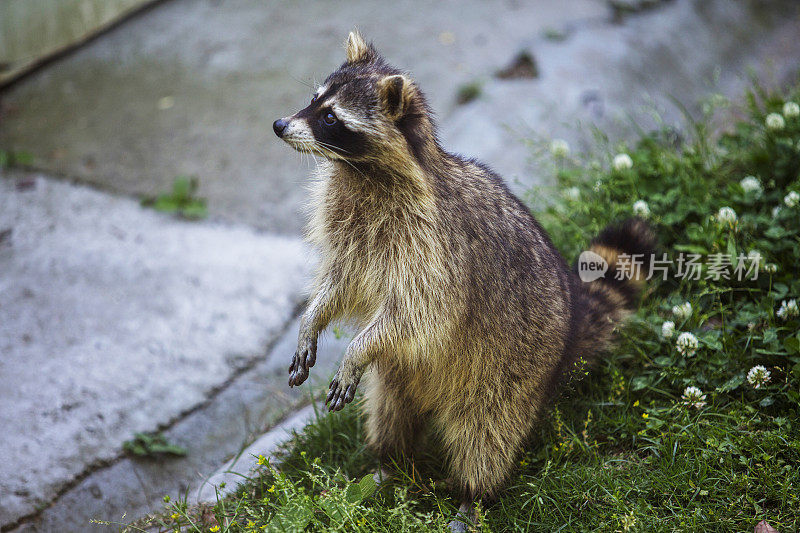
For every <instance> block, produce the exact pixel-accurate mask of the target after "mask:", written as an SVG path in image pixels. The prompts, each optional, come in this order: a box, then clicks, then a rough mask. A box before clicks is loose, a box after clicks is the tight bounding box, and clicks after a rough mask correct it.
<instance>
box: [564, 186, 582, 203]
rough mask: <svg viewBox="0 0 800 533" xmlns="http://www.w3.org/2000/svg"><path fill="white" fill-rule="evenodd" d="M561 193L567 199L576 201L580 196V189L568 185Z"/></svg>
mask: <svg viewBox="0 0 800 533" xmlns="http://www.w3.org/2000/svg"><path fill="white" fill-rule="evenodd" d="M562 194H563V195H564V198H566V199H567V200H572V201H576V200H578V199H579V198H580V197H581V190H580V189H579V188H577V187H570V188H568V189H564V192H563V193H562Z"/></svg>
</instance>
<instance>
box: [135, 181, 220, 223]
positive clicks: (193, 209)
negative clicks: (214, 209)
mask: <svg viewBox="0 0 800 533" xmlns="http://www.w3.org/2000/svg"><path fill="white" fill-rule="evenodd" d="M199 188H200V181H199V180H198V179H197V178H195V177H190V176H178V177H176V178H175V179H174V180H173V182H172V190H170V192H167V193H162V194H159V195H158V196H153V197H148V198H144V199H143V200H142V205H143V206H145V207H152V208H153V209H155V210H156V211H161V212H164V213H174V214H176V215H178V216H180V217H182V218H185V219H187V220H199V219H203V218H206V217H207V216H208V209H207V207H206V199H205V198H200V197H198V196H197V190H198V189H199Z"/></svg>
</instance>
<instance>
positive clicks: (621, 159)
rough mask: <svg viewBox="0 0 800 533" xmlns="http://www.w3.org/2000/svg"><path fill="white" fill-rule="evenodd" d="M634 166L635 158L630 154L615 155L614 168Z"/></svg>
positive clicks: (623, 168) (622, 168) (624, 168)
mask: <svg viewBox="0 0 800 533" xmlns="http://www.w3.org/2000/svg"><path fill="white" fill-rule="evenodd" d="M631 167H633V159H631V156H629V155H628V154H617V155H615V156H614V168H615V169H617V170H626V169H629V168H631Z"/></svg>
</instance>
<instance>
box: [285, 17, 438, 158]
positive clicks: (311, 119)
mask: <svg viewBox="0 0 800 533" xmlns="http://www.w3.org/2000/svg"><path fill="white" fill-rule="evenodd" d="M429 117H430V113H429V111H428V108H427V104H426V103H425V98H424V96H423V95H422V93H421V92H420V91H419V89H418V88H417V87H416V85H415V84H414V82H413V81H412V80H411V79H410V78H409V77H408V76H407V75H406V74H404V73H403V72H402V71H400V70H398V69H396V68H393V67H391V66H389V65H388V64H386V62H385V61H384V60H383V58H382V57H381V56H380V55H379V54H378V53H377V52H376V51H375V49H374V48H373V46H372V44H368V43H366V42H365V41H364V40H363V39H362V37H361V36H360V35H359V34H358V33H354V32H351V33H350V36H349V37H348V40H347V61H346V62H345V63H344V64H342V66H341V67H339V69H338V70H336V71H335V72H334V73H333V74H331V75H330V76H328V79H326V80H325V82H324V83H323V84H322V86H320V87H319V88H318V89H317V90H316V91H315V92H314V94H313V95H312V97H311V102H310V103H309V104H308V106H307V107H305V108H304V109H302V110H300V111H298V112H297V113H295V114H294V115H292V116H289V117H284V118H281V119H278V120H276V121H275V123H274V124H273V126H272V127H273V129H274V130H275V134H276V135H277V136H278V137H280V138H281V139H283V140H284V141H286V142H287V143H288V144H289V145H290V146H292V147H293V148H294V149H295V150H298V151H301V152H311V153H316V154H319V155H322V156H324V157H326V158H328V159H332V160H346V161H348V162H369V161H387V158H388V159H397V158H403V157H406V158H407V157H408V155H409V154H410V155H411V156H412V157H416V158H420V157H421V154H422V152H424V151H425V145H426V144H427V143H430V142H433V143H435V136H434V129H433V123H432V121H431V120H430V118H429ZM392 155H394V156H395V157H391V156H392Z"/></svg>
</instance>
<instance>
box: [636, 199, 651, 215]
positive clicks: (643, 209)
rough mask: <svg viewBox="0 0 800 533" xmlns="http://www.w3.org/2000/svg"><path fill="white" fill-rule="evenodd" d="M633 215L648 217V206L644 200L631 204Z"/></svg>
mask: <svg viewBox="0 0 800 533" xmlns="http://www.w3.org/2000/svg"><path fill="white" fill-rule="evenodd" d="M633 214H634V215H636V216H640V217H642V218H647V217H649V216H650V206H649V205H647V202H645V201H644V200H636V201H635V202H633Z"/></svg>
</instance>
